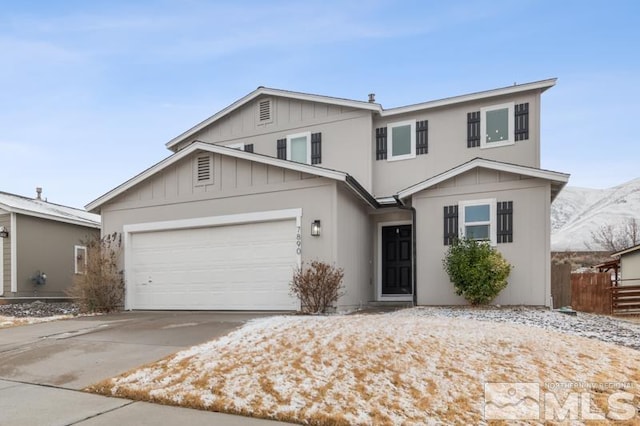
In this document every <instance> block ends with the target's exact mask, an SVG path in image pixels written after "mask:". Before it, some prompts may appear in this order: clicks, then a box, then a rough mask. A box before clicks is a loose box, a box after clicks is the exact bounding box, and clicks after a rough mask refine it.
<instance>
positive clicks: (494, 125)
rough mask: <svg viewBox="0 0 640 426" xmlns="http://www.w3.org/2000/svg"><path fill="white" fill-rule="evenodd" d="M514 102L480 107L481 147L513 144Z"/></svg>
mask: <svg viewBox="0 0 640 426" xmlns="http://www.w3.org/2000/svg"><path fill="white" fill-rule="evenodd" d="M513 108H514V107H513V102H510V103H506V104H501V105H494V106H490V107H486V108H480V148H492V147H496V146H503V145H512V144H513V143H515V140H514V133H513V129H514V126H513V122H514V116H513Z"/></svg>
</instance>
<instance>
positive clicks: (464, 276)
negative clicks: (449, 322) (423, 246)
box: [442, 239, 512, 305]
mask: <svg viewBox="0 0 640 426" xmlns="http://www.w3.org/2000/svg"><path fill="white" fill-rule="evenodd" d="M442 263H443V265H444V269H445V270H446V271H447V274H449V278H450V279H451V282H452V283H453V285H454V287H455V289H456V294H457V295H458V296H463V297H464V298H465V299H466V300H467V301H468V302H469V303H471V304H472V305H482V304H486V303H489V302H491V301H492V300H493V299H495V297H496V296H497V295H498V293H500V292H501V291H502V289H504V288H505V287H506V286H507V277H508V276H509V273H510V272H511V269H512V266H511V265H510V264H509V262H507V261H506V260H505V259H504V257H502V254H500V252H499V251H497V250H496V249H495V248H494V247H491V246H490V245H489V244H488V243H487V242H484V241H476V240H468V239H460V240H456V241H455V242H454V243H453V244H452V245H451V246H449V251H448V252H447V255H446V257H445V258H444V260H443V262H442Z"/></svg>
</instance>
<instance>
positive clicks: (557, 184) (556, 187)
mask: <svg viewBox="0 0 640 426" xmlns="http://www.w3.org/2000/svg"><path fill="white" fill-rule="evenodd" d="M477 167H482V168H486V169H490V170H496V171H500V172H507V173H514V174H519V175H523V176H528V177H532V178H539V179H545V180H549V181H551V184H552V185H551V201H553V199H554V198H555V197H556V195H557V194H558V193H559V192H560V190H561V189H562V188H563V187H564V186H565V185H566V183H567V182H568V181H569V175H568V174H566V173H559V172H553V171H549V170H542V169H536V168H534V167H526V166H520V165H517V164H511V163H503V162H501V161H494V160H486V159H484V158H479V157H477V158H474V159H473V160H470V161H468V162H466V163H463V164H461V165H459V166H457V167H454V168H453V169H449V170H447V171H446V172H443V173H440V174H439V175H436V176H433V177H431V178H429V179H426V180H424V181H422V182H418V183H416V184H414V185H411V186H409V187H407V188H405V189H403V190H401V191H399V192H398V198H400V199H404V198H407V197H410V196H412V195H414V194H416V193H418V192H420V191H423V190H425V189H429V188H431V187H433V186H435V185H437V184H439V183H442V182H444V181H446V180H448V179H451V178H453V177H456V176H459V175H461V174H463V173H465V172H468V171H469V170H472V169H475V168H477Z"/></svg>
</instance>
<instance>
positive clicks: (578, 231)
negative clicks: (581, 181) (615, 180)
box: [551, 178, 640, 251]
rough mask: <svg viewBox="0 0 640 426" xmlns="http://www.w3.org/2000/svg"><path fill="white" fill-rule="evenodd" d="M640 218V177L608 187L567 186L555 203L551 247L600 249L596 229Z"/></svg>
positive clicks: (553, 249)
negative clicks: (597, 245)
mask: <svg viewBox="0 0 640 426" xmlns="http://www.w3.org/2000/svg"><path fill="white" fill-rule="evenodd" d="M628 218H636V220H637V221H638V222H640V178H638V179H634V180H632V181H629V182H627V183H624V184H622V185H618V186H614V187H613V188H608V189H589V188H578V187H571V186H567V187H565V188H564V189H563V190H562V191H561V192H560V194H559V195H558V197H557V198H556V199H555V201H554V202H553V204H551V250H552V251H564V250H578V251H580V250H588V249H589V247H587V244H589V245H591V249H593V250H599V249H604V248H603V247H594V246H593V243H592V237H591V233H592V232H597V231H598V230H599V229H600V228H601V227H602V226H604V225H612V226H614V227H618V226H623V225H624V223H625V222H626V221H627V220H628Z"/></svg>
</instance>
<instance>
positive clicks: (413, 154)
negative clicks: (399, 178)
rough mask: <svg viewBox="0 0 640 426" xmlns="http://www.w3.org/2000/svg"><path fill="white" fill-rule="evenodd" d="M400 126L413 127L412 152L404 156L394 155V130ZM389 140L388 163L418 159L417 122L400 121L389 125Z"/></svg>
mask: <svg viewBox="0 0 640 426" xmlns="http://www.w3.org/2000/svg"><path fill="white" fill-rule="evenodd" d="M400 126H411V131H410V132H411V152H409V154H403V155H396V156H394V155H393V128H394V127H400ZM387 139H388V141H389V148H388V150H387V152H388V155H387V161H399V160H408V159H410V158H416V122H415V120H411V121H398V122H395V123H389V124H387Z"/></svg>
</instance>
